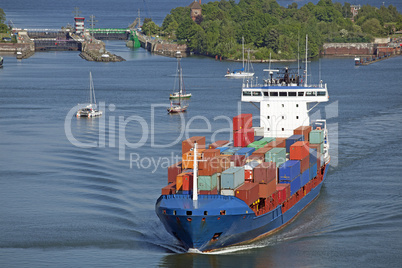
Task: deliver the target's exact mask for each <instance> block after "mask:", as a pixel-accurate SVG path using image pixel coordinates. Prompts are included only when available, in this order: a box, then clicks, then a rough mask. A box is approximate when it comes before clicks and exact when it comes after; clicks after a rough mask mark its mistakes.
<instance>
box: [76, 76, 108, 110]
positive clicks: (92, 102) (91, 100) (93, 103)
mask: <svg viewBox="0 0 402 268" xmlns="http://www.w3.org/2000/svg"><path fill="white" fill-rule="evenodd" d="M101 115H102V111H99V110H97V105H96V98H95V88H94V83H93V81H92V73H91V72H89V104H87V106H86V107H84V108H81V109H79V110H78V112H77V114H76V116H77V117H96V116H101Z"/></svg>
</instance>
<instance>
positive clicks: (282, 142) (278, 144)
mask: <svg viewBox="0 0 402 268" xmlns="http://www.w3.org/2000/svg"><path fill="white" fill-rule="evenodd" d="M264 147H265V148H286V138H276V139H275V140H274V141H271V142H269V143H267V144H266V145H265V146H264Z"/></svg>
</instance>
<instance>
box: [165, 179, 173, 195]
mask: <svg viewBox="0 0 402 268" xmlns="http://www.w3.org/2000/svg"><path fill="white" fill-rule="evenodd" d="M175 193H176V182H173V183H170V184H169V185H166V186H165V187H163V188H162V194H163V195H169V194H175Z"/></svg>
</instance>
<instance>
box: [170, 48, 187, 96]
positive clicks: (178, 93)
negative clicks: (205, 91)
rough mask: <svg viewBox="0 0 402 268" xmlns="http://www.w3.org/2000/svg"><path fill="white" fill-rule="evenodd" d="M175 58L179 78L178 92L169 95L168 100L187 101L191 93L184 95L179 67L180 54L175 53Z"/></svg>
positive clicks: (184, 89) (178, 52)
mask: <svg viewBox="0 0 402 268" xmlns="http://www.w3.org/2000/svg"><path fill="white" fill-rule="evenodd" d="M176 58H177V74H176V75H177V76H178V77H179V91H177V92H173V93H172V94H170V96H169V99H179V98H181V99H188V98H191V93H186V88H185V87H184V83H183V74H182V69H181V65H180V58H181V52H180V51H177V53H176Z"/></svg>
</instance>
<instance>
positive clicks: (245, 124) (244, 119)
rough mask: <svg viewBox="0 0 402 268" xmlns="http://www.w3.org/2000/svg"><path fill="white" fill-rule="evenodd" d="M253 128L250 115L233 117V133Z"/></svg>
mask: <svg viewBox="0 0 402 268" xmlns="http://www.w3.org/2000/svg"><path fill="white" fill-rule="evenodd" d="M252 127H253V115H252V114H239V115H237V116H235V117H233V132H235V131H238V130H241V129H245V128H252Z"/></svg>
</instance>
